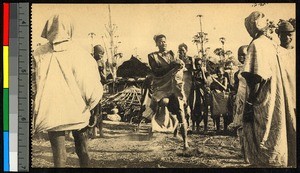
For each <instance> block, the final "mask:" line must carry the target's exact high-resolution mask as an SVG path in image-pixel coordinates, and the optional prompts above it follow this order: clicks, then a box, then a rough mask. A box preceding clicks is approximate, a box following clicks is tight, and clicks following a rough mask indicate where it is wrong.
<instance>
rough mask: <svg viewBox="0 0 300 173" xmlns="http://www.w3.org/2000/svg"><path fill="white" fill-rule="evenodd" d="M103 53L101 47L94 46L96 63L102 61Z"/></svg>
mask: <svg viewBox="0 0 300 173" xmlns="http://www.w3.org/2000/svg"><path fill="white" fill-rule="evenodd" d="M104 53H105V51H104V49H103V47H102V46H101V45H99V44H98V45H96V46H94V58H95V59H96V61H98V60H100V59H102V57H103V55H104Z"/></svg>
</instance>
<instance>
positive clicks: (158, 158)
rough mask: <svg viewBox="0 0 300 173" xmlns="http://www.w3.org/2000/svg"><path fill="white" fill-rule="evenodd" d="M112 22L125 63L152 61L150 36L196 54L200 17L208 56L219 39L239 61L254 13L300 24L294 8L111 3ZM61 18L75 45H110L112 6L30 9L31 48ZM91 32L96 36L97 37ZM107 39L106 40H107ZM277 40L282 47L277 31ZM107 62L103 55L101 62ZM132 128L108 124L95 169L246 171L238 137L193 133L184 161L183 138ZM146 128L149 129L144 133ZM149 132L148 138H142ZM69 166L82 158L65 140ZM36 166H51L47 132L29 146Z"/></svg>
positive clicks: (97, 142) (95, 146)
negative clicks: (71, 26) (69, 23)
mask: <svg viewBox="0 0 300 173" xmlns="http://www.w3.org/2000/svg"><path fill="white" fill-rule="evenodd" d="M110 8H111V20H112V23H113V24H115V26H117V30H116V36H117V37H116V38H115V41H116V42H120V43H119V44H117V45H118V52H122V53H123V59H121V61H126V60H128V59H129V58H130V57H131V55H134V56H136V55H138V56H139V58H140V60H141V61H143V62H147V61H148V58H147V54H149V53H150V52H153V51H156V50H157V47H156V46H155V43H154V40H153V36H154V35H155V34H160V33H162V34H165V35H166V36H167V43H168V48H169V49H171V50H173V51H174V52H177V49H178V45H179V44H181V43H186V44H187V45H188V47H189V51H188V55H190V56H194V55H196V54H197V47H196V45H195V44H194V43H193V42H192V40H193V36H194V35H195V34H196V33H197V32H199V31H200V26H199V18H197V17H196V16H197V15H199V14H200V15H203V17H202V26H203V32H206V33H208V36H207V37H208V39H209V41H208V42H207V43H206V44H205V47H210V55H211V56H213V57H217V55H214V53H213V51H214V50H215V49H216V48H220V47H222V44H221V42H220V40H219V39H220V38H221V37H224V38H226V43H225V45H224V49H225V50H231V51H232V52H233V56H234V58H237V49H238V48H239V47H240V46H241V45H247V44H249V43H250V42H251V40H252V38H251V37H250V36H249V34H248V33H247V31H246V29H245V26H244V19H245V17H247V16H248V15H249V14H250V13H251V12H253V11H262V12H263V13H265V14H266V15H267V17H268V18H269V19H270V20H273V21H274V23H275V24H277V22H278V20H279V19H284V20H288V19H290V18H295V12H296V10H295V8H296V5H295V4H294V3H289V4H287V3H280V4H276V3H274V4H273V3H268V4H266V5H263V6H254V5H253V3H249V4H237V3H236V4H229V3H226V4H130V5H129V4H110ZM57 13H64V14H67V15H69V16H71V17H72V18H73V20H74V22H75V31H74V33H75V35H74V40H76V41H77V42H78V43H80V45H81V46H82V47H83V48H84V49H86V50H87V51H89V52H90V51H91V44H93V45H95V44H101V45H104V43H105V44H106V46H107V47H109V36H108V33H107V30H106V28H105V26H108V23H109V12H108V4H59V5H58V4H57V5H56V4H32V18H31V20H32V30H31V31H32V40H31V43H32V50H35V49H36V48H37V47H38V45H39V44H44V43H46V42H47V40H45V39H43V38H41V37H40V35H41V32H42V29H43V27H44V25H45V22H46V20H47V19H48V18H50V17H51V16H52V15H54V14H57ZM89 33H95V34H96V35H95V37H94V38H93V39H91V38H90V36H89ZM102 36H103V39H102ZM273 39H274V41H276V42H279V41H278V38H277V35H276V34H275V33H274V36H273ZM104 57H106V55H105V56H104ZM212 127H213V122H212V121H211V120H210V121H209V131H213V130H214V129H213V128H212ZM135 128H136V127H135V126H134V125H132V124H126V123H122V122H121V123H119V124H114V123H113V122H106V123H105V124H104V134H105V136H106V137H105V138H101V139H100V138H97V139H93V140H90V141H89V149H90V155H91V158H92V160H91V167H94V168H100V167H109V168H115V167H122V168H126V167H156V168H164V167H179V168H182V167H188V168H192V167H201V168H211V167H234V168H236V167H247V165H246V164H245V163H244V161H243V159H242V157H241V153H240V144H239V141H238V138H236V137H233V136H214V134H213V133H211V134H208V135H203V134H201V135H191V136H190V137H189V143H190V146H191V147H192V148H195V153H194V155H193V156H192V157H188V158H186V157H182V153H180V151H179V150H180V147H181V143H182V141H181V139H178V138H173V137H172V135H171V134H159V135H158V134H154V137H153V138H152V139H151V140H150V139H149V137H147V136H145V135H143V134H138V133H133V132H135ZM144 130H145V129H144ZM145 133H146V132H145ZM66 147H67V152H68V157H69V158H68V160H67V167H78V158H77V156H76V153H75V149H74V144H73V141H72V140H68V141H67V142H66ZM32 167H35V168H36V167H37V168H39V167H53V162H52V153H51V146H50V143H49V141H48V140H47V134H44V137H42V138H38V139H36V138H34V139H33V141H32Z"/></svg>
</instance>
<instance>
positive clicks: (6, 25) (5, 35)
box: [3, 3, 10, 171]
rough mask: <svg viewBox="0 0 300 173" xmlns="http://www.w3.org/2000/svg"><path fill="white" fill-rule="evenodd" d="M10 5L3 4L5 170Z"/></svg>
mask: <svg viewBox="0 0 300 173" xmlns="http://www.w3.org/2000/svg"><path fill="white" fill-rule="evenodd" d="M9 14H10V12H9V3H3V150H4V151H3V162H4V165H3V168H4V171H10V164H9V161H10V160H9Z"/></svg>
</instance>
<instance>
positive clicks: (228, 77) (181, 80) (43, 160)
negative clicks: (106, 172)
mask: <svg viewBox="0 0 300 173" xmlns="http://www.w3.org/2000/svg"><path fill="white" fill-rule="evenodd" d="M295 18H296V4H295V3H213V4H210V3H192V4H188V3H186V4H185V3H177V4H175V3H174V4H172V3H170V4H95V3H94V4H67V3H65V4H50V3H49V4H45V3H43V4H39V3H32V4H31V52H32V53H31V55H32V56H31V102H32V107H31V119H32V121H31V122H32V125H31V147H32V151H31V164H32V165H31V167H32V168H295V167H296V166H297V158H296V155H297V148H296V45H295V43H296V40H295V39H296V37H295V34H296V33H295V32H296V19H295Z"/></svg>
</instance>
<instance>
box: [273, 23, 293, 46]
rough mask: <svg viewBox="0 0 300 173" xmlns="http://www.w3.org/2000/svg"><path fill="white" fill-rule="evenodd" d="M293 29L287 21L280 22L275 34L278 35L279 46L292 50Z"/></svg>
mask: <svg viewBox="0 0 300 173" xmlns="http://www.w3.org/2000/svg"><path fill="white" fill-rule="evenodd" d="M294 32H295V28H294V27H293V25H292V24H291V23H290V22H288V21H282V22H281V23H280V24H279V26H278V29H277V30H276V33H277V34H278V37H279V40H280V45H281V46H282V47H284V48H286V49H290V48H292V45H291V43H292V41H293V37H294Z"/></svg>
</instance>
